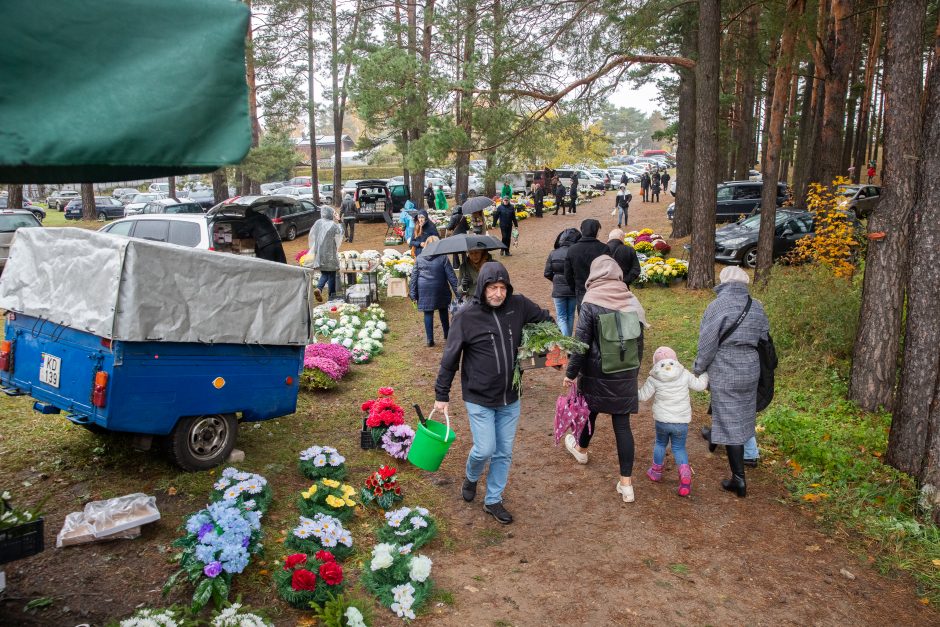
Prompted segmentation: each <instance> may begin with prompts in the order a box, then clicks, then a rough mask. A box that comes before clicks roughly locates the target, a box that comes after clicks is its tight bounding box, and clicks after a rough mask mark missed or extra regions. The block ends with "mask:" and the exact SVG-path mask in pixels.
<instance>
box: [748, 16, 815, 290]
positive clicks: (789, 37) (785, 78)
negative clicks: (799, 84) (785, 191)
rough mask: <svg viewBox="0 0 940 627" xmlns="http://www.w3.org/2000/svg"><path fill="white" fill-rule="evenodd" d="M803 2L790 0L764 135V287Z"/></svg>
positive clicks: (760, 243) (760, 277)
mask: <svg viewBox="0 0 940 627" xmlns="http://www.w3.org/2000/svg"><path fill="white" fill-rule="evenodd" d="M805 7H806V1H805V0H789V2H788V4H787V14H786V20H785V22H784V27H783V35H782V36H781V39H780V65H779V66H778V67H777V75H776V77H775V78H774V99H773V102H772V104H771V107H770V115H769V117H770V125H769V132H768V133H767V155H766V157H765V159H764V167H763V169H762V170H761V171H762V173H763V182H764V183H763V191H762V193H761V212H760V233H759V235H758V240H757V269H756V272H755V274H754V280H755V282H758V283H766V282H767V280H768V279H769V278H770V268H771V266H772V265H773V262H774V261H773V249H774V224H775V221H776V218H777V181H778V180H779V179H780V149H781V147H782V145H783V122H784V119H785V118H786V114H787V102H788V101H789V96H790V90H789V89H788V87H789V85H790V73H791V71H792V69H791V68H792V64H793V50H794V48H795V47H796V37H797V35H798V31H799V28H800V23H801V21H802V20H801V18H802V16H803V10H804V9H805Z"/></svg>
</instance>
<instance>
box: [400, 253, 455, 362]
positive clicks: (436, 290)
mask: <svg viewBox="0 0 940 627" xmlns="http://www.w3.org/2000/svg"><path fill="white" fill-rule="evenodd" d="M438 241H440V238H438V237H437V236H436V235H432V236H430V237H428V238H427V239H426V240H425V245H426V246H431V245H432V244H434V243H435V242H438ZM409 286H410V290H409V291H410V294H409V295H410V296H411V300H412V301H413V302H414V303H415V304H416V305H417V307H418V310H419V311H423V312H424V333H425V335H426V336H427V341H428V346H434V312H435V311H436V312H437V313H438V316H440V318H441V328H442V329H443V330H444V340H445V341H446V340H447V334H448V332H449V331H450V320H449V319H448V316H447V307H448V305H450V300H451V292H453V293H454V295H456V294H457V275H456V274H454V269H453V267H451V265H450V262H449V261H448V260H447V255H432V254H427V255H421V256H420V257H418V259H417V261H416V262H415V269H414V270H413V271H412V273H411V281H410V284H409Z"/></svg>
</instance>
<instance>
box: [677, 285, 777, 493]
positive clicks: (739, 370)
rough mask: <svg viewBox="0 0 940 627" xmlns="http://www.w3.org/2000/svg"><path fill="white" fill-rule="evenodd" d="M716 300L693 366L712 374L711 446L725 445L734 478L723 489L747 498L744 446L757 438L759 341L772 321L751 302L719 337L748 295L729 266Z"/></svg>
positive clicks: (701, 328)
mask: <svg viewBox="0 0 940 627" xmlns="http://www.w3.org/2000/svg"><path fill="white" fill-rule="evenodd" d="M719 279H720V281H721V283H720V284H719V285H717V286H716V287H715V293H716V294H718V297H717V298H715V300H713V301H712V302H711V303H709V305H708V307H707V308H706V309H705V313H704V314H702V322H701V323H700V325H699V332H698V333H699V335H698V353H697V355H696V357H695V362H694V363H693V364H692V372H693V373H694V374H696V375H699V374H702V373H703V372H707V373H708V387H709V389H710V390H711V397H712V398H711V400H712V430H711V442H712V444H724V445H725V450H726V452H727V454H728V465H729V466H731V479H725V480H723V481H722V482H721V487H723V488H724V489H725V490H728V491H729V492H736V493H737V495H738V496H741V497H743V496H747V482H746V481H745V477H744V444H745V442H747V441H748V440H749V439H751V438H753V437H754V426H755V422H756V419H757V379H758V378H759V376H760V362H759V360H758V356H757V343H758V342H759V341H760V340H761V339H765V338H767V336H768V334H769V333H770V322H769V321H768V320H767V314H765V313H764V307H763V305H761V304H760V303H759V302H758V301H756V300H751V308H750V309H749V310H748V313H747V315H746V316H745V317H744V319H743V320H742V321H741V324H739V325H738V328H737V329H735V330H734V332H732V333H731V335H729V336H728V338H727V339H725V341H724V342H722V341H721V340H720V338H721V335H722V334H723V333H724V332H725V331H726V330H727V329H729V328H730V327H731V326H732V325H733V324H734V323H735V321H736V320H737V319H738V318H739V317H740V315H741V312H743V311H744V308H745V307H746V306H747V302H748V299H749V298H750V294H749V293H748V288H747V285H748V282H749V281H750V278H749V277H748V275H747V272H745V271H744V270H742V269H741V268H739V267H737V266H728V267H727V268H725V269H724V270H722V271H721V274H720V275H719Z"/></svg>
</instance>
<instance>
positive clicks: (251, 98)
mask: <svg viewBox="0 0 940 627" xmlns="http://www.w3.org/2000/svg"><path fill="white" fill-rule="evenodd" d="M245 4H246V5H247V6H248V10H249V11H251V0H245ZM245 80H246V82H247V83H248V116H249V118H250V120H251V147H252V148H257V147H258V145H259V144H260V143H261V122H259V121H258V87H257V82H256V80H255V46H254V34H253V33H252V30H251V20H248V32H246V33H245ZM311 151H312V147H311ZM242 187H243V188H244V191H243V192H242V193H243V194H260V193H261V183H260V181H252V180H251V179H250V178H248V176H247V175H246V174H244V173H242Z"/></svg>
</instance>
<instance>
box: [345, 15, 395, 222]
mask: <svg viewBox="0 0 940 627" xmlns="http://www.w3.org/2000/svg"><path fill="white" fill-rule="evenodd" d="M361 6H362V3H361V2H358V1H357V2H356V13H355V16H354V17H353V25H352V31H351V32H350V36H349V42H348V43H351V44H352V45H355V43H356V41H357V40H358V38H359V23H360V20H359V18H360V15H361V14H362V11H361V10H360V9H361ZM330 7H331V8H330V11H331V13H330V35H331V42H330V44H331V46H332V50H331V52H332V56H331V57H330V78H331V79H332V82H333V145H334V147H335V149H334V151H333V206H334V207H339V205H340V203H342V201H343V199H342V191H341V190H342V189H343V123H344V121H345V119H346V100H347V98H348V96H349V73H350V71H351V69H352V59H351V58H350V55H349V45H344V47H343V53H344V56H345V58H344V61H345V65H346V67H345V68H344V69H343V86H342V87H340V85H339V22H338V17H337V14H336V2H331V3H330ZM398 9H399V3H398V2H396V3H395V15H396V17H397V16H398V15H399V11H398ZM398 38H399V45H401V44H400V42H401V32H400V31H399V33H398ZM405 184H406V185H407V184H408V180H407V179H406V180H405Z"/></svg>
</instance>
